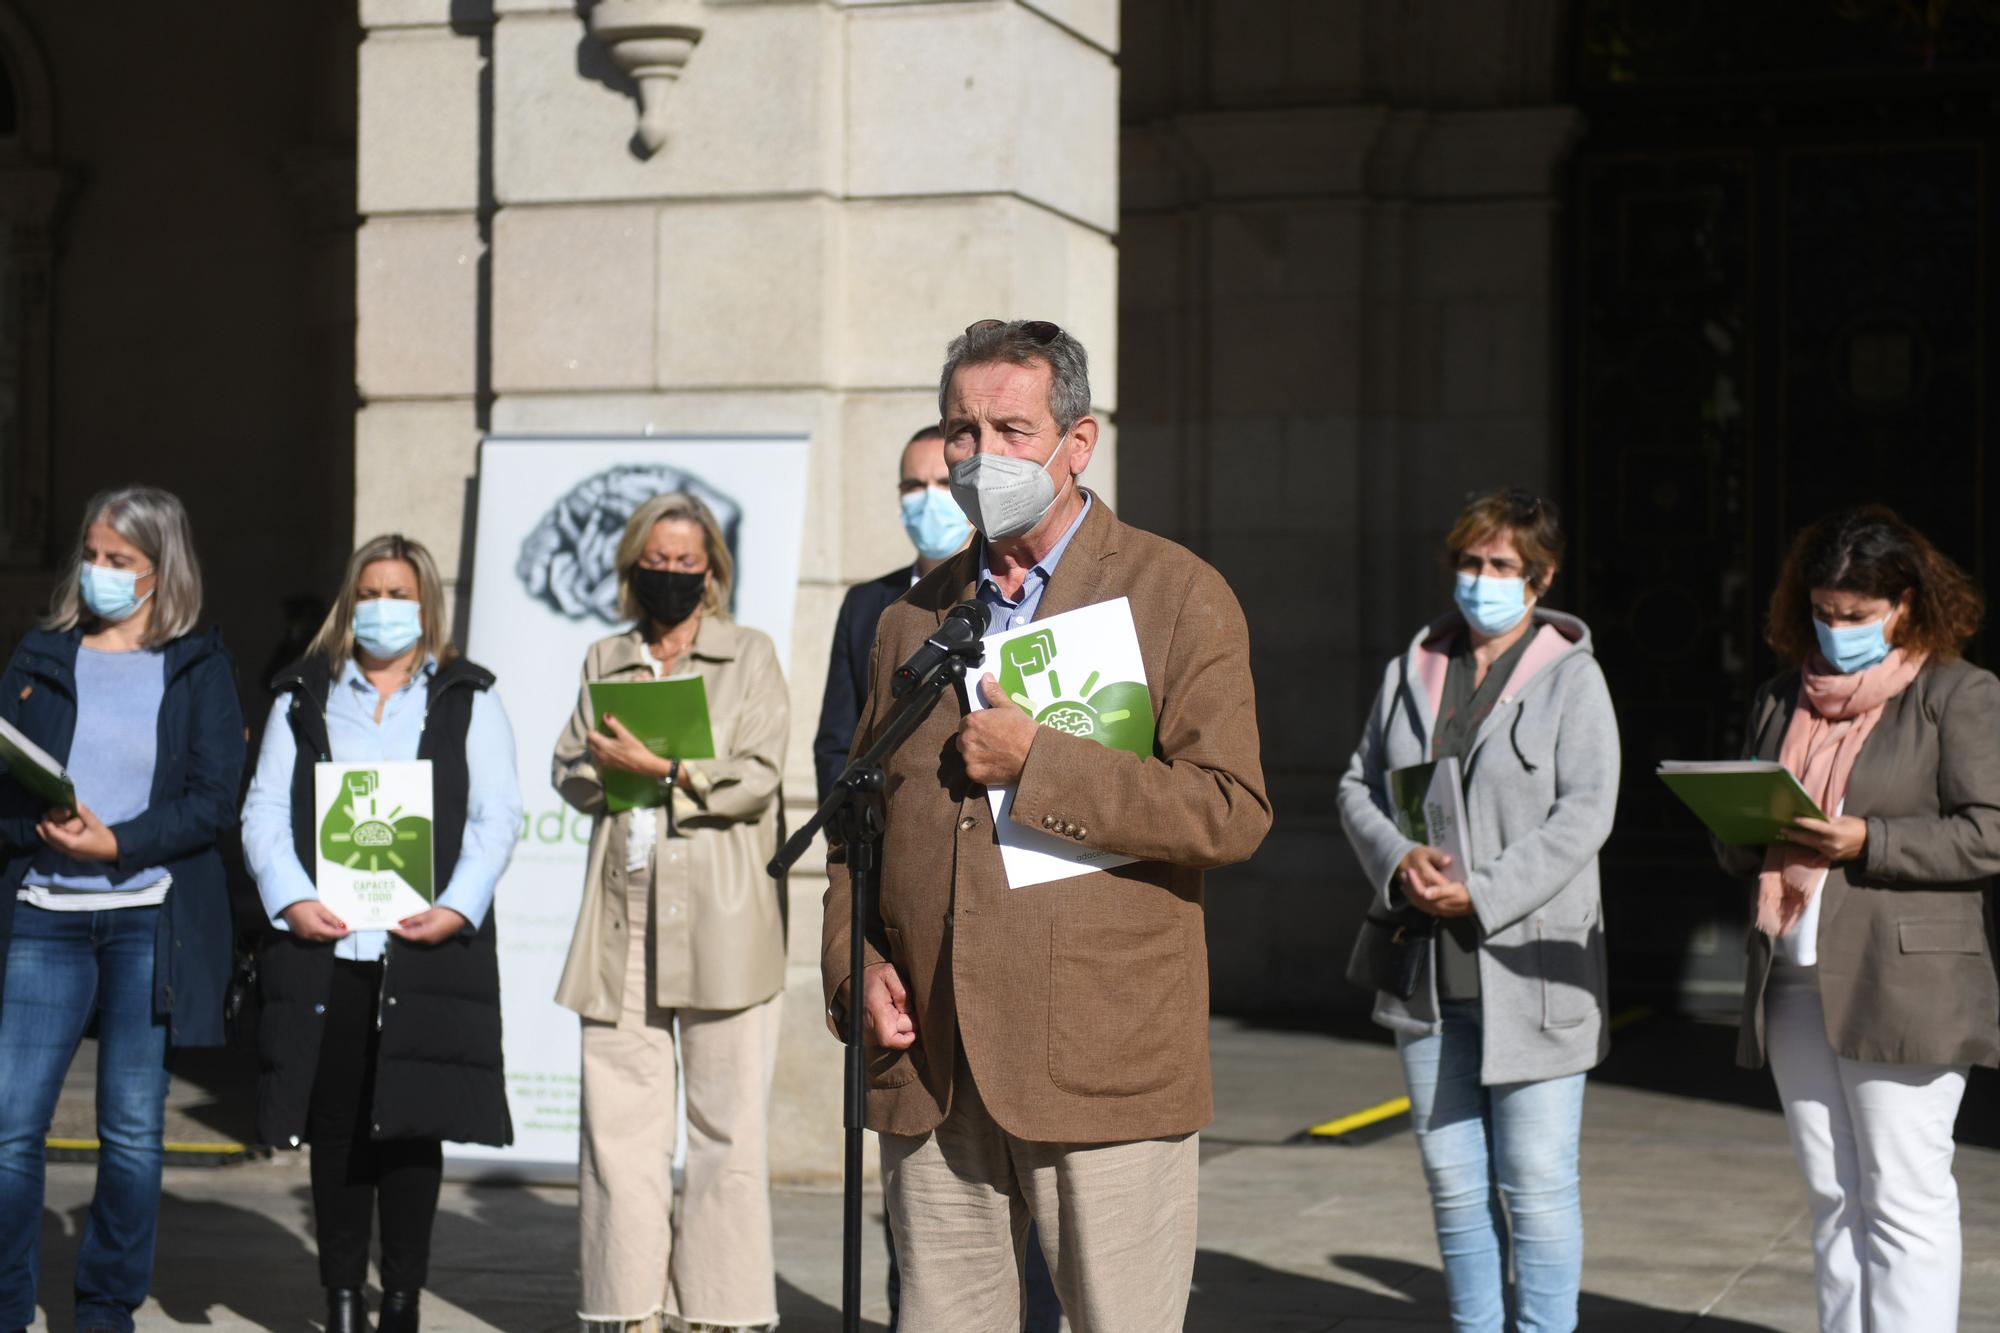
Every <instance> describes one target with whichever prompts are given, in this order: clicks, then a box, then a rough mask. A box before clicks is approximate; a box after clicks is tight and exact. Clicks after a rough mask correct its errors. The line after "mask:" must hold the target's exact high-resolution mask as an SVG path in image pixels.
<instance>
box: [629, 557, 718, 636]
mask: <svg viewBox="0 0 2000 1333" xmlns="http://www.w3.org/2000/svg"><path fill="white" fill-rule="evenodd" d="M707 590H708V574H707V572H706V571H704V572H702V573H700V574H683V573H681V572H679V571H678V570H672V569H635V570H633V571H632V595H633V596H634V597H636V598H638V600H639V605H640V606H642V607H644V608H645V611H646V614H647V615H648V616H650V617H651V618H652V621H653V623H654V624H655V625H658V626H659V627H660V628H662V629H672V628H673V627H674V626H675V625H678V624H680V623H681V622H682V621H683V620H686V619H687V618H688V617H689V616H691V615H693V614H694V613H695V608H696V607H698V606H700V605H701V595H702V593H704V592H706V591H707Z"/></svg>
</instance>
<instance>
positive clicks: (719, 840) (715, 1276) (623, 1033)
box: [554, 494, 788, 1333]
mask: <svg viewBox="0 0 2000 1333" xmlns="http://www.w3.org/2000/svg"><path fill="white" fill-rule="evenodd" d="M617 568H618V587H619V602H620V607H621V609H623V610H624V611H625V613H626V614H628V615H631V616H632V617H633V618H634V619H635V620H636V621H637V624H636V625H635V626H634V628H632V629H631V630H629V631H627V632H626V633H623V634H615V635H612V636H611V637H610V638H607V639H601V640H599V641H598V642H597V643H595V644H593V645H591V648H590V651H589V652H588V654H587V655H586V656H585V659H584V666H583V682H584V687H583V688H582V689H581V690H580V691H579V693H578V697H577V706H576V712H575V714H574V715H573V716H572V717H571V718H570V721H569V726H568V728H567V729H566V730H565V731H564V732H563V736H562V739H561V740H560V741H558V742H557V744H556V751H555V764H554V780H555V785H556V788H557V790H558V791H560V792H561V793H562V796H563V799H564V800H566V801H568V802H569V803H570V804H571V805H573V806H575V807H576V808H577V809H578V810H581V811H583V812H584V813H586V814H588V815H591V816H593V818H594V822H593V824H592V826H591V836H590V862H589V869H588V871H587V873H586V877H585V882H584V891H583V902H582V905H581V907H580V908H579V909H578V912H577V922H576V935H575V938H574V940H573V941H572V942H571V944H570V951H569V959H568V962H567V963H566V964H565V965H564V968H563V977H562V983H561V985H560V987H559V988H558V989H557V991H556V1000H557V1002H558V1003H560V1004H562V1005H564V1006H565V1007H567V1008H570V1009H574V1010H575V1011H576V1012H577V1013H578V1014H580V1015H581V1016H582V1018H583V1098H582V1100H583V1125H582V1151H581V1159H582V1160H581V1166H580V1196H579V1212H580V1222H581V1227H582V1233H583V1234H582V1261H583V1263H582V1269H583V1292H582V1301H581V1306H580V1309H579V1311H578V1313H579V1315H580V1317H581V1318H582V1319H583V1320H584V1321H585V1322H586V1324H587V1325H589V1326H591V1327H593V1328H596V1329H600V1330H602V1329H616V1330H621V1333H622V1331H626V1330H630V1331H632V1333H640V1331H643V1330H651V1329H655V1328H666V1329H670V1330H702V1329H710V1328H717V1329H733V1328H762V1327H765V1326H767V1325H770V1324H772V1323H774V1322H775V1321H776V1320H777V1317H778V1311H777V1289H776V1286H777V1284H776V1276H775V1272H774V1269H773V1266H772V1258H771V1212H770V1197H769V1196H770V1191H769V1184H768V1179H769V1166H768V1156H767V1152H766V1140H767V1134H766V1123H767V1113H768V1109H769V1103H770V1093H771V1074H772V1069H773V1066H774V1064H775V1061H776V1057H777V1044H778V1008H779V1002H780V1000H781V999H782V998H783V989H784V973H785V949H784V931H783V926H782V924H781V922H780V919H779V912H778V899H777V893H776V889H775V886H774V885H773V884H772V882H771V880H770V878H769V877H768V876H767V875H766V874H765V873H764V866H765V864H766V863H767V862H768V861H769V860H770V858H771V855H772V853H773V851H774V850H775V849H776V844H777V825H778V813H779V799H778V781H779V777H780V773H781V770H782V766H783V762H784V752H785V728H786V723H787V703H788V695H787V693H786V690H785V680H784V676H783V674H782V673H781V672H780V671H779V668H778V656H777V653H776V651H775V650H774V649H773V647H772V645H771V641H770V639H768V638H767V637H765V636H764V635H763V634H760V633H758V632H757V631H756V630H753V629H746V628H744V627H743V626H740V625H737V624H734V623H732V622H731V621H730V619H729V613H728V605H729V580H730V573H731V566H730V558H729V550H728V547H727V546H726V545H725V543H724V541H723V537H722V530H721V528H720V527H719V526H718V525H717V523H716V521H715V517H714V515H712V514H711V513H710V512H709V510H708V508H707V506H705V505H703V504H702V503H701V501H699V500H697V499H695V498H694V497H692V496H688V495H682V494H672V495H660V496H655V497H654V498H653V499H651V500H649V501H647V502H646V503H645V504H643V505H641V506H640V507H639V509H638V510H637V512H635V513H634V514H633V515H632V518H631V520H630V521H629V522H628V523H627V524H626V526H625V533H624V536H623V538H622V539H621V541H620V543H619V548H618V560H617ZM687 674H693V675H698V676H700V677H702V680H703V683H704V686H705V688H706V690H707V694H708V712H709V725H710V727H711V729H712V731H713V733H714V739H715V754H716V756H717V757H716V758H714V759H688V760H686V761H682V760H679V759H676V758H662V757H661V756H659V755H656V754H654V753H652V752H651V751H649V750H648V749H646V747H645V746H644V745H642V744H640V742H639V741H638V740H636V739H635V738H634V737H633V736H632V734H631V733H630V732H629V731H628V730H626V729H625V727H624V726H623V725H622V724H621V723H619V722H618V721H617V719H616V718H614V717H610V716H609V715H607V716H606V717H603V718H598V717H594V716H593V714H592V709H591V704H590V691H589V685H590V683H591V682H592V681H606V680H633V681H644V680H652V679H660V678H664V677H667V676H676V675H687ZM610 769H620V770H623V771H625V772H628V773H636V774H640V775H642V776H644V777H647V778H650V779H652V780H654V781H656V782H657V783H659V784H660V787H661V789H662V793H663V797H664V799H663V800H662V802H661V804H659V805H658V806H656V807H654V808H650V809H638V810H632V811H628V812H620V813H611V812H608V811H607V810H606V807H605V798H604V784H603V780H602V778H601V776H600V774H602V773H603V772H605V771H606V770H610ZM677 1019H678V1040H679V1042H680V1063H681V1066H682V1069H683V1070H684V1077H685V1079H686V1093H687V1122H688V1123H687V1139H688V1148H687V1161H686V1167H685V1175H684V1178H683V1181H682V1195H681V1200H680V1210H679V1219H678V1225H675V1223H674V1218H673V1202H674V1201H673V1181H672V1159H673V1153H674V1138H675V1112H674V1106H675V1098H674V1081H675V1073H674V1056H675V1052H674V1043H675V1040H676V1026H675V1022H676V1020H677Z"/></svg>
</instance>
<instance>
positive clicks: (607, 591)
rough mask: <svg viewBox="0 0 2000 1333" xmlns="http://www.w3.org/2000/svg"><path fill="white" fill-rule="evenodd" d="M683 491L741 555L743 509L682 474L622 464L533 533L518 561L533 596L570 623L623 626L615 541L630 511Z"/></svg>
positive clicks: (558, 506) (579, 489)
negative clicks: (705, 509) (738, 541)
mask: <svg viewBox="0 0 2000 1333" xmlns="http://www.w3.org/2000/svg"><path fill="white" fill-rule="evenodd" d="M672 491H685V492H686V493H688V494H689V495H692V496H694V497H695V498H696V499H697V500H700V501H701V502H702V503H703V504H705V505H707V506H708V508H709V512H710V513H712V514H714V515H715V521H716V522H717V523H719V524H721V525H722V536H723V542H724V544H725V545H727V546H728V547H729V551H730V554H731V555H735V554H736V533H737V527H738V525H739V522H740V520H741V517H742V507H741V506H740V505H738V504H737V503H736V501H734V500H732V499H730V498H729V497H728V496H726V495H724V494H722V493H721V492H720V491H718V490H716V489H715V488H714V487H713V486H710V485H709V484H708V483H707V482H705V481H703V480H702V479H701V478H700V477H698V476H696V475H695V474H694V473H692V472H689V471H687V470H686V469H684V468H678V467H673V466H670V465H668V464H664V463H620V464H618V465H616V466H614V467H609V468H606V469H605V470H604V471H602V472H599V473H596V474H595V475H593V476H590V477H586V478H585V479H584V480H582V481H580V482H578V483H577V484H576V485H575V486H573V487H571V488H570V490H569V492H568V493H567V494H565V495H564V496H563V497H562V499H560V500H558V501H556V503H555V506H554V507H553V508H552V509H550V510H549V511H548V512H547V513H546V514H544V515H543V516H542V519H541V521H540V522H539V523H537V524H536V525H535V527H534V530H533V531H531V532H529V534H528V536H527V538H526V540H524V541H523V542H522V543H521V551H520V555H519V557H518V558H517V559H516V560H515V562H514V574H515V576H516V577H517V578H519V579H520V580H521V586H522V587H524V588H526V589H527V591H528V595H529V596H530V597H533V598H534V599H535V600H536V601H539V602H542V603H544V604H546V605H547V606H549V607H550V608H552V609H553V610H555V611H556V612H558V613H559V614H561V615H562V616H564V617H565V618H567V619H570V620H586V619H591V618H595V619H597V620H601V621H603V622H604V623H605V624H607V625H616V624H620V623H622V622H623V619H624V617H622V616H621V615H620V614H619V611H618V568H617V557H618V539H619V538H620V537H621V536H622V535H624V531H625V521H626V520H627V519H629V518H631V517H632V511H633V510H635V509H637V508H638V507H639V506H640V505H642V504H644V503H645V502H646V501H648V500H650V499H652V498H653V497H654V496H656V495H664V494H667V493H669V492H672Z"/></svg>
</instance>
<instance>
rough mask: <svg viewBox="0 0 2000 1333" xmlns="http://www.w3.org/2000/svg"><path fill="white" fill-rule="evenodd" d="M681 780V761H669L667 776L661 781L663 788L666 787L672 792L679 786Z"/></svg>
mask: <svg viewBox="0 0 2000 1333" xmlns="http://www.w3.org/2000/svg"><path fill="white" fill-rule="evenodd" d="M680 778H681V761H680V760H678V759H669V760H667V775H666V776H665V777H663V778H661V779H660V785H661V786H662V787H665V788H666V789H667V790H668V791H672V790H673V789H674V788H675V787H676V786H678V785H679V783H680Z"/></svg>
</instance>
